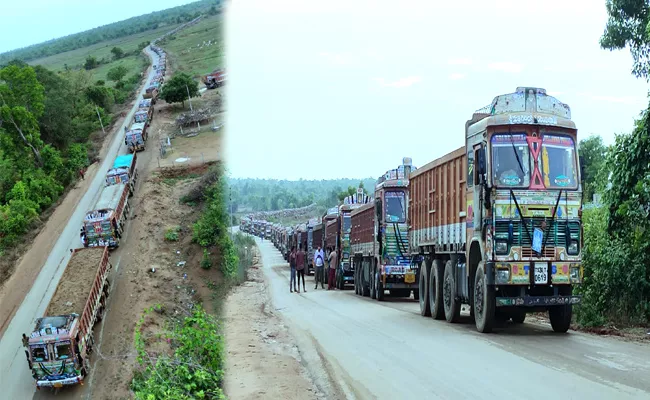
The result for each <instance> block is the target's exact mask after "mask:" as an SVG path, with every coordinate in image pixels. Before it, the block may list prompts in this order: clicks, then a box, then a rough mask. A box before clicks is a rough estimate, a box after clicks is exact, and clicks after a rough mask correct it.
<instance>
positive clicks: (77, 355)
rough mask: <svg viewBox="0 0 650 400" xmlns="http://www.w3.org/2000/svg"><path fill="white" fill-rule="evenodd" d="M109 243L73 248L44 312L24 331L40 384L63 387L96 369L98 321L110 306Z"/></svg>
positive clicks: (34, 374) (31, 365) (27, 352)
mask: <svg viewBox="0 0 650 400" xmlns="http://www.w3.org/2000/svg"><path fill="white" fill-rule="evenodd" d="M111 268H112V265H111V264H110V262H109V256H108V248H107V247H95V248H89V249H85V248H81V249H75V250H73V251H72V255H71V256H70V260H68V263H67V264H66V266H65V269H64V270H63V275H62V276H61V279H60V280H59V283H58V285H57V287H56V290H55V292H54V295H53V296H52V299H51V300H50V302H49V304H48V305H47V308H46V309H45V313H44V316H43V317H41V318H38V319H36V323H35V325H34V328H33V331H32V332H31V333H30V334H29V336H27V335H25V334H23V346H24V347H25V356H26V357H27V365H28V367H29V369H30V370H31V371H32V378H33V379H34V381H35V383H36V388H37V389H39V390H40V389H41V388H52V389H54V390H57V391H58V390H59V388H62V387H64V386H74V385H77V384H80V383H82V382H83V381H84V379H86V377H87V376H88V374H89V373H90V368H91V365H92V364H91V363H90V354H91V353H92V351H93V345H94V337H93V327H94V326H95V324H96V323H97V322H98V321H100V320H101V319H102V317H103V315H104V312H105V311H106V299H107V298H108V294H109V280H108V275H109V272H110V270H111Z"/></svg>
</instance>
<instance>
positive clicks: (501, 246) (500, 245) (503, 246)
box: [494, 240, 508, 255]
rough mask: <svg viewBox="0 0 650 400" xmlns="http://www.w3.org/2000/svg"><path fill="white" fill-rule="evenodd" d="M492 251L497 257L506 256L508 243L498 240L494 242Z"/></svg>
mask: <svg viewBox="0 0 650 400" xmlns="http://www.w3.org/2000/svg"><path fill="white" fill-rule="evenodd" d="M494 250H495V251H496V252H497V254H499V255H505V254H508V242H506V241H504V240H498V241H497V242H496V245H495V247H494Z"/></svg>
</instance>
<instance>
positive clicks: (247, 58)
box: [226, 0, 648, 180]
mask: <svg viewBox="0 0 650 400" xmlns="http://www.w3.org/2000/svg"><path fill="white" fill-rule="evenodd" d="M606 20H607V14H606V10H605V0H571V1H566V0H562V1H559V0H545V1H521V0H516V1H513V0H494V1H489V2H488V1H476V0H469V1H462V2H460V1H458V2H456V1H453V2H452V1H445V2H439V1H431V0H428V1H426V0H425V1H414V0H400V1H382V0H377V1H365V0H354V1H350V0H348V1H339V0H329V1H318V2H311V1H310V2H307V1H300V0H233V1H232V3H231V5H230V9H229V11H228V17H227V28H226V30H227V32H226V40H227V55H226V60H227V68H228V80H229V81H228V85H227V91H228V92H227V117H226V118H227V121H226V126H227V131H226V132H227V138H226V148H227V150H226V152H227V153H226V159H227V165H228V173H229V175H230V176H231V177H233V178H243V177H250V178H275V179H289V180H297V179H300V178H302V179H335V178H343V177H350V178H363V177H378V176H379V175H381V174H383V173H384V172H385V171H386V170H388V169H391V168H396V167H397V166H398V165H399V164H400V163H401V160H402V158H403V157H411V158H412V159H413V165H415V166H416V167H417V166H422V165H424V164H426V163H428V162H430V161H432V160H434V159H436V158H438V157H441V156H443V155H444V154H446V153H448V152H450V151H453V150H455V149H457V148H458V147H461V146H463V145H464V134H465V132H464V127H465V121H467V120H468V119H470V118H471V115H472V113H473V112H474V111H475V110H477V109H479V108H481V107H484V106H486V105H488V104H490V103H491V102H492V99H493V98H494V97H495V96H497V95H499V94H505V93H512V92H514V91H515V88H516V87H518V86H533V87H541V88H545V89H546V90H547V92H548V94H550V95H553V96H556V97H557V98H558V99H559V100H560V101H562V102H564V103H567V104H568V105H569V106H570V107H571V113H572V119H573V120H574V121H575V123H576V125H577V127H578V137H579V139H581V138H587V137H588V136H589V135H591V134H597V135H600V136H602V137H603V140H604V142H605V143H606V144H609V143H612V142H613V140H614V135H615V133H626V132H629V131H631V130H632V129H633V124H634V119H635V118H637V117H638V116H639V113H640V112H641V111H642V110H643V109H645V108H646V107H647V105H648V100H647V93H648V85H647V84H646V83H645V81H643V80H640V79H637V78H634V77H633V76H632V75H631V73H630V71H631V67H632V57H631V55H630V54H629V51H628V50H627V49H626V50H621V51H615V52H610V51H607V50H602V49H601V48H600V46H599V43H598V42H599V39H600V36H601V35H602V33H603V30H604V27H605V22H606Z"/></svg>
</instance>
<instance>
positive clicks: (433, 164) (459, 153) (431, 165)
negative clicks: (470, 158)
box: [409, 146, 465, 180]
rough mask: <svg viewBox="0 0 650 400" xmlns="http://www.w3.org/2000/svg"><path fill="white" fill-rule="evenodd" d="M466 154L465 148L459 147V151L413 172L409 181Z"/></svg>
mask: <svg viewBox="0 0 650 400" xmlns="http://www.w3.org/2000/svg"><path fill="white" fill-rule="evenodd" d="M463 154H465V146H462V147H459V148H458V149H456V150H454V151H452V152H450V153H447V154H445V155H443V156H442V157H439V158H436V159H435V160H433V161H431V162H429V163H427V164H425V165H423V166H422V167H420V168H418V169H416V170H415V171H413V172H411V174H410V175H409V179H410V180H413V178H414V177H416V176H418V175H420V174H423V173H425V172H426V171H428V170H430V169H431V168H433V167H435V166H438V165H440V164H443V163H445V162H447V161H449V160H453V159H454V158H457V157H459V156H461V155H463Z"/></svg>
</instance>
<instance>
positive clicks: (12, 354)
mask: <svg viewBox="0 0 650 400" xmlns="http://www.w3.org/2000/svg"><path fill="white" fill-rule="evenodd" d="M144 51H145V53H146V54H147V55H148V56H149V58H150V59H151V61H152V63H153V64H157V63H158V59H159V57H158V55H157V54H156V53H155V52H153V50H151V47H150V46H147V47H146V48H145V50H144ZM155 72H156V71H155V70H154V69H153V68H151V67H150V68H149V74H148V76H147V82H150V81H151V79H152V78H153V76H154V74H155ZM146 87H147V85H143V87H142V90H141V91H140V92H139V93H138V94H137V97H136V102H135V104H134V106H133V108H132V109H131V110H130V111H129V113H128V115H127V116H126V118H125V119H124V122H123V123H122V125H121V126H120V127H119V129H117V130H115V132H114V134H113V135H114V137H113V139H112V142H111V144H110V147H109V149H108V152H107V154H106V157H105V158H104V160H102V162H101V166H100V167H99V169H98V171H97V174H96V175H95V177H94V179H93V181H92V182H91V184H90V186H89V187H88V190H87V191H86V193H85V194H84V196H83V198H82V199H81V200H80V202H79V205H78V206H77V209H76V210H75V212H74V213H73V214H72V216H71V217H70V219H69V220H68V223H67V225H66V227H65V229H64V230H63V232H62V234H61V236H59V239H58V240H57V242H56V244H55V245H54V248H53V249H52V251H51V252H50V254H49V256H48V258H47V261H46V262H45V265H44V266H43V268H42V270H41V272H40V274H39V275H38V278H37V279H36V280H35V281H34V285H33V286H32V288H31V290H30V291H29V293H27V296H25V299H24V300H23V302H22V304H21V305H20V308H18V310H17V311H16V314H15V315H14V317H13V319H12V320H11V322H10V323H9V325H8V327H7V329H6V330H5V332H4V334H3V335H2V338H1V339H0V360H2V361H1V362H0V388H2V394H1V395H0V398H2V399H5V398H6V399H27V398H32V396H33V394H34V392H35V391H36V388H35V385H34V380H33V379H32V376H31V372H30V370H29V368H28V367H27V362H26V361H25V352H24V348H23V347H22V342H21V337H22V334H23V333H29V332H31V330H32V328H33V327H34V321H35V320H36V318H39V317H41V316H43V313H44V312H45V309H46V308H47V305H48V303H49V302H50V299H51V298H52V296H53V295H54V290H55V289H56V286H57V284H58V282H59V279H61V275H63V270H64V267H65V265H66V263H67V262H68V260H69V259H70V255H71V253H70V249H74V248H78V247H81V241H80V240H79V228H80V227H81V221H82V220H83V217H84V214H85V213H86V211H87V210H89V209H90V208H91V207H92V205H93V204H94V203H95V202H96V201H97V199H98V197H99V195H100V193H101V189H102V187H103V186H104V178H105V176H106V172H108V170H109V169H110V167H112V165H113V161H114V160H115V157H117V156H118V155H120V154H126V153H127V148H126V146H125V145H124V140H123V132H124V126H127V125H129V124H130V122H131V121H132V119H133V114H134V113H135V112H136V111H137V108H138V103H139V99H140V98H141V97H142V94H143V93H144V92H145V89H146ZM5 396H6V397H5Z"/></svg>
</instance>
